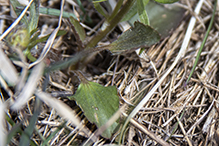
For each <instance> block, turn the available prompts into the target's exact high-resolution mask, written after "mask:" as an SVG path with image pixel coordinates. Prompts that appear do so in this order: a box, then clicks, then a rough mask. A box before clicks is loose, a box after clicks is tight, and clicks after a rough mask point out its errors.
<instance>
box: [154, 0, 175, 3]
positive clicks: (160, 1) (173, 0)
mask: <svg viewBox="0 0 219 146" xmlns="http://www.w3.org/2000/svg"><path fill="white" fill-rule="evenodd" d="M154 1H156V2H158V3H163V4H172V3H175V2H178V1H179V0H154Z"/></svg>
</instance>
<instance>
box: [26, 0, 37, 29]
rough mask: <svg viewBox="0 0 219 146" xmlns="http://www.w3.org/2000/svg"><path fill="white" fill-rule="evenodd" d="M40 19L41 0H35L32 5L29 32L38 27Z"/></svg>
mask: <svg viewBox="0 0 219 146" xmlns="http://www.w3.org/2000/svg"><path fill="white" fill-rule="evenodd" d="M38 21H39V0H34V1H33V3H32V4H31V6H30V20H29V23H28V24H29V25H28V26H29V32H31V31H32V30H34V29H36V28H37V26H38Z"/></svg>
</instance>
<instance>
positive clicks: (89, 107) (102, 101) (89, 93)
mask: <svg viewBox="0 0 219 146" xmlns="http://www.w3.org/2000/svg"><path fill="white" fill-rule="evenodd" d="M69 99H74V100H75V101H76V102H77V104H78V105H79V106H80V107H81V109H82V110H83V111H84V114H85V116H86V117H87V119H88V120H89V121H90V122H92V123H95V124H96V125H97V127H98V128H100V127H101V126H103V125H104V124H106V122H107V121H108V120H109V119H110V118H111V117H112V116H113V114H114V113H115V112H116V111H117V110H118V109H119V97H118V94H117V89H116V87H115V86H109V87H104V86H102V85H100V84H98V83H94V82H89V81H86V82H82V83H81V84H80V85H79V87H78V89H77V91H76V93H75V95H73V96H71V97H69ZM117 125H118V123H117V122H115V123H113V124H112V125H111V126H110V127H109V128H107V129H106V130H105V131H104V132H103V133H102V136H103V137H105V138H110V137H111V135H112V133H113V132H114V130H115V128H116V127H117Z"/></svg>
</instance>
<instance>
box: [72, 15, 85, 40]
mask: <svg viewBox="0 0 219 146" xmlns="http://www.w3.org/2000/svg"><path fill="white" fill-rule="evenodd" d="M69 19H70V21H71V23H72V24H73V26H74V28H73V29H75V31H76V33H77V35H79V38H80V40H81V41H84V40H85V38H86V33H85V30H84V28H83V27H82V26H81V24H80V22H79V21H77V20H76V19H74V18H73V17H72V16H70V17H69Z"/></svg>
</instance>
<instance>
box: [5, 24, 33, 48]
mask: <svg viewBox="0 0 219 146" xmlns="http://www.w3.org/2000/svg"><path fill="white" fill-rule="evenodd" d="M6 40H7V42H8V44H9V45H10V46H12V47H14V48H19V49H22V50H24V49H26V47H27V46H28V44H29V40H30V33H29V31H28V30H27V28H26V27H24V26H19V27H16V28H14V29H13V30H12V31H11V32H10V34H9V35H8V36H7V38H6Z"/></svg>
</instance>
